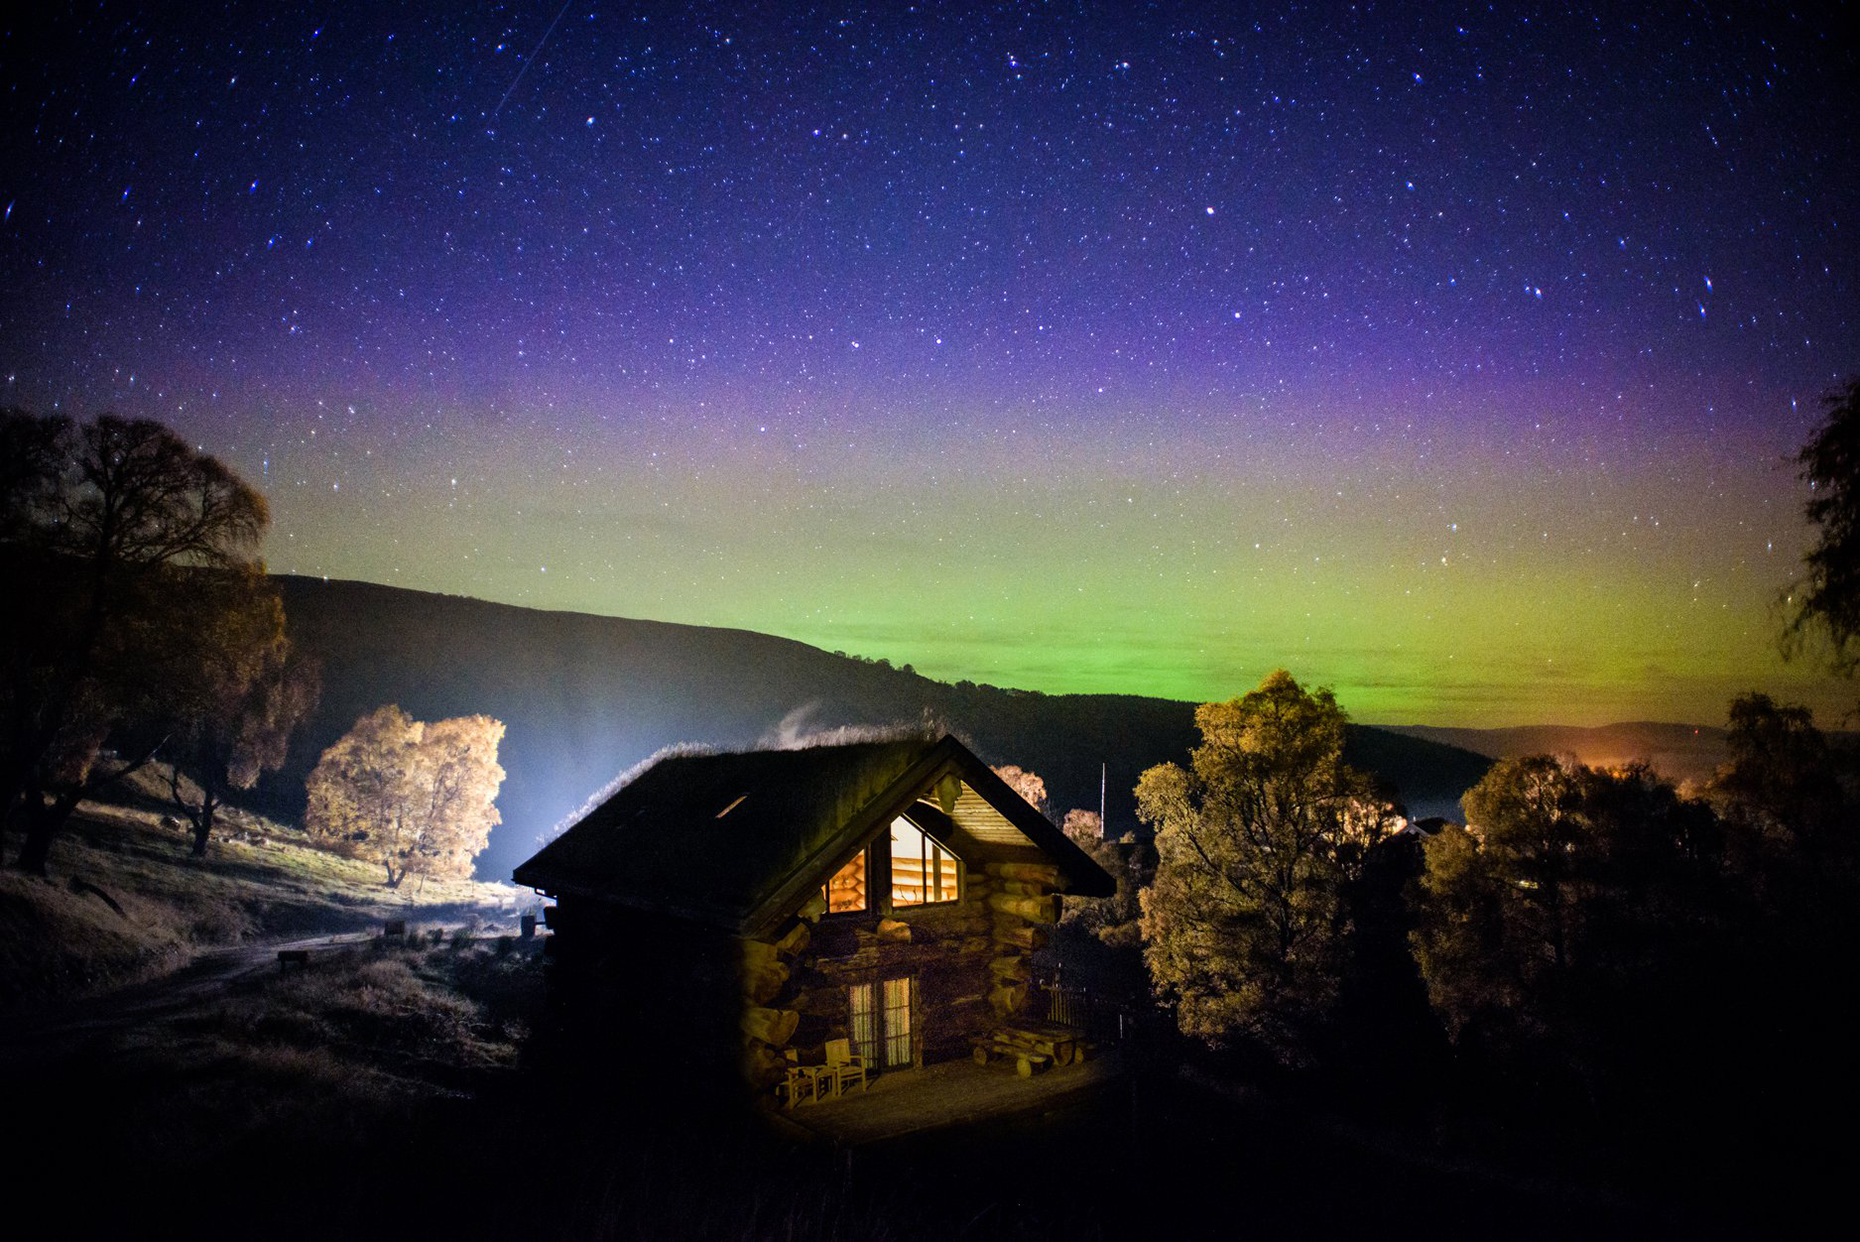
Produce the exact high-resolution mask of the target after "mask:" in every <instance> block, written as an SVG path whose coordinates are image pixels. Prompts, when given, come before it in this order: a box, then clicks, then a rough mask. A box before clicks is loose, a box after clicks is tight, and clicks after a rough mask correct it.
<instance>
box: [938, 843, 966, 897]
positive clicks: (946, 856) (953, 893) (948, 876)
mask: <svg viewBox="0 0 1860 1242" xmlns="http://www.w3.org/2000/svg"><path fill="white" fill-rule="evenodd" d="M961 895H962V890H961V889H959V888H958V887H957V886H956V856H955V855H954V854H952V853H950V852H949V851H948V850H946V849H944V848H943V847H942V846H940V845H939V846H937V847H936V899H937V900H938V901H955V900H956V899H957V898H958V897H960V896H961Z"/></svg>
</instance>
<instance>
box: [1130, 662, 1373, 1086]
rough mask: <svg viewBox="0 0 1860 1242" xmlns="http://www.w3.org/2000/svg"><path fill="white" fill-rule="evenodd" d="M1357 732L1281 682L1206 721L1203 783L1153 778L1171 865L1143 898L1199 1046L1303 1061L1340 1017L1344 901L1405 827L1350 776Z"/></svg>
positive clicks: (1199, 712) (1322, 699) (1212, 711)
mask: <svg viewBox="0 0 1860 1242" xmlns="http://www.w3.org/2000/svg"><path fill="white" fill-rule="evenodd" d="M1345 722H1346V718H1345V716H1344V713H1343V710H1342V709H1341V708H1340V707H1338V705H1337V701H1336V699H1335V697H1334V696H1333V695H1332V694H1331V692H1330V691H1329V690H1318V691H1317V692H1315V693H1312V692H1309V691H1306V690H1305V689H1304V688H1303V687H1301V686H1300V685H1299V684H1298V683H1297V682H1296V681H1295V680H1293V678H1292V676H1291V675H1290V674H1289V673H1287V672H1285V671H1284V670H1279V671H1277V672H1274V673H1272V674H1271V675H1270V676H1268V677H1267V678H1266V679H1265V680H1264V681H1262V682H1261V683H1260V685H1259V687H1258V689H1256V690H1254V691H1252V692H1251V693H1249V694H1247V695H1245V696H1244V697H1242V698H1238V699H1234V700H1232V701H1230V702H1226V703H1207V704H1203V705H1202V706H1201V707H1199V708H1198V709H1196V712H1195V723H1196V725H1197V726H1198V728H1199V729H1200V731H1201V736H1202V742H1201V745H1200V746H1198V747H1196V749H1195V750H1194V752H1193V754H1192V756H1191V766H1190V767H1189V768H1188V769H1183V768H1181V767H1178V766H1177V765H1175V764H1163V765H1161V766H1159V767H1154V768H1151V769H1150V770H1149V771H1147V772H1145V773H1143V775H1142V777H1141V778H1140V780H1139V782H1138V784H1137V814H1138V816H1139V817H1140V818H1141V819H1142V820H1143V821H1144V822H1145V823H1147V824H1150V825H1152V826H1153V827H1154V828H1155V831H1156V850H1157V864H1156V878H1155V882H1154V883H1153V884H1152V885H1151V886H1150V887H1149V888H1148V889H1146V890H1144V892H1143V894H1142V898H1141V901H1142V919H1141V927H1142V932H1143V936H1144V939H1145V940H1146V942H1147V944H1148V948H1147V949H1146V951H1145V959H1146V961H1147V963H1148V965H1149V969H1150V975H1151V979H1152V981H1153V985H1154V987H1155V990H1156V992H1157V994H1158V995H1159V996H1161V997H1162V998H1164V999H1165V1000H1168V1001H1172V1002H1174V1004H1175V1006H1176V1014H1177V1021H1178V1023H1179V1024H1180V1026H1181V1028H1182V1030H1183V1031H1184V1032H1185V1033H1187V1034H1191V1035H1195V1036H1198V1037H1200V1038H1202V1039H1204V1040H1206V1041H1208V1042H1209V1043H1214V1044H1219V1043H1223V1042H1226V1041H1227V1040H1228V1039H1230V1038H1231V1037H1233V1036H1236V1035H1239V1036H1246V1037H1250V1038H1252V1039H1254V1040H1256V1041H1258V1042H1259V1043H1260V1044H1261V1045H1262V1046H1263V1047H1265V1048H1267V1049H1268V1050H1270V1051H1272V1052H1273V1053H1275V1054H1276V1055H1278V1056H1279V1057H1281V1058H1282V1059H1285V1060H1288V1061H1293V1060H1299V1059H1302V1058H1303V1057H1305V1056H1306V1055H1307V1054H1308V1051H1309V1049H1310V1047H1311V1046H1312V1043H1311V1036H1312V1034H1313V1032H1314V1031H1315V1030H1316V1029H1317V1028H1318V1027H1320V1026H1321V1025H1322V1024H1323V1023H1324V1021H1325V1020H1326V1019H1327V1018H1328V1017H1329V1016H1330V1013H1331V1010H1332V1007H1333V1005H1334V1002H1335V1000H1336V992H1337V981H1338V974H1339V970H1340V965H1341V958H1342V955H1343V952H1344V945H1345V937H1346V934H1347V931H1348V925H1349V911H1348V907H1347V903H1346V900H1345V894H1346V891H1347V889H1348V888H1349V886H1350V885H1351V884H1352V883H1353V882H1354V881H1355V880H1356V878H1357V877H1358V876H1359V875H1360V873H1361V868H1362V864H1363V859H1364V857H1365V855H1366V853H1367V851H1368V850H1369V848H1370V847H1371V846H1373V845H1374V844H1375V843H1376V842H1377V841H1379V840H1380V839H1382V838H1383V837H1384V836H1385V835H1386V834H1387V833H1388V831H1389V830H1390V829H1391V828H1392V827H1393V823H1394V816H1393V809H1392V808H1391V807H1390V806H1389V805H1388V804H1387V803H1386V802H1384V801H1383V800H1382V799H1381V798H1379V797H1378V796H1377V794H1376V791H1375V789H1374V787H1373V784H1372V782H1371V781H1370V779H1369V778H1368V777H1366V776H1365V775H1363V774H1362V773H1360V772H1357V771H1356V770H1354V769H1353V768H1351V767H1349V766H1348V765H1347V764H1345V763H1344V761H1343V742H1344V726H1345Z"/></svg>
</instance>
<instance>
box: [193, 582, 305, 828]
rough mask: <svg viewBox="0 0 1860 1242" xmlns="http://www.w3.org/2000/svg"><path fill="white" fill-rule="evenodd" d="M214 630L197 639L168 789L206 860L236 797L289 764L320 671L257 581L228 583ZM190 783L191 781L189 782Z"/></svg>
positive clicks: (210, 622) (216, 586)
mask: <svg viewBox="0 0 1860 1242" xmlns="http://www.w3.org/2000/svg"><path fill="white" fill-rule="evenodd" d="M204 585H205V586H206V588H207V589H209V590H212V591H214V592H216V594H217V596H218V598H216V599H215V601H214V605H213V607H211V608H209V609H207V610H206V617H207V623H206V625H205V626H204V627H202V628H199V629H196V630H194V631H193V632H192V634H191V636H190V637H191V641H192V643H193V644H194V645H195V646H196V647H197V648H198V652H197V655H196V657H195V658H194V659H193V660H192V661H190V664H191V666H192V675H191V676H189V677H188V678H187V679H185V680H184V681H183V682H182V683H181V684H180V685H179V686H177V687H176V688H175V694H174V698H173V700H172V702H173V705H174V708H175V710H174V717H175V718H174V721H173V729H172V732H171V733H170V734H169V737H168V741H167V743H166V745H165V746H164V748H163V749H164V751H165V753H166V754H167V755H168V757H169V758H170V759H171V760H172V763H173V766H172V767H171V768H170V769H169V777H168V790H169V796H170V798H171V799H172V801H173V802H174V805H175V807H176V808H177V809H178V810H179V811H180V812H181V814H182V815H184V816H186V818H187V820H188V822H189V824H191V825H192V827H193V838H194V840H193V853H194V856H195V857H201V856H203V855H205V854H206V852H207V842H208V840H209V838H210V837H211V836H212V833H213V825H214V820H215V817H216V816H217V814H218V811H219V808H220V806H221V805H222V804H223V803H224V802H225V801H226V799H227V797H228V796H229V795H230V794H231V793H232V792H233V791H234V790H239V789H250V788H251V787H252V786H253V784H255V783H256V782H257V780H258V778H259V776H260V774H262V773H264V772H275V771H277V770H278V769H279V768H280V767H282V766H283V765H284V760H285V758H286V752H287V750H288V747H289V742H290V737H291V733H292V731H293V730H294V729H295V728H296V727H297V724H298V722H299V721H300V720H301V719H302V718H303V717H304V715H305V714H306V713H307V712H308V711H309V710H310V708H311V707H312V706H313V705H314V704H315V701H316V697H317V692H318V684H317V683H318V679H317V675H316V672H315V670H314V669H313V668H312V667H310V666H309V665H308V664H306V663H305V662H304V660H303V659H302V658H301V657H299V656H296V655H295V654H294V653H293V651H292V649H291V643H290V639H289V638H288V637H287V635H286V633H285V626H284V603H283V601H282V600H281V599H279V598H278V594H277V592H276V591H275V590H274V589H273V588H272V587H271V586H270V585H269V584H268V583H267V582H266V581H265V580H264V579H263V578H262V577H260V576H259V575H257V574H256V573H241V574H227V575H220V576H219V577H218V579H217V580H215V581H212V582H209V583H206V584H204ZM190 776H191V778H192V779H191V780H189V779H187V778H188V777H190Z"/></svg>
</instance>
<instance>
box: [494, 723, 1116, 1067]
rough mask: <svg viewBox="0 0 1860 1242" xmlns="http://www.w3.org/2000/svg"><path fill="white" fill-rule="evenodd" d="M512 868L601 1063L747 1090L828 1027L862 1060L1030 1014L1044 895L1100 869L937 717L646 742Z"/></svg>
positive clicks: (557, 979)
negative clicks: (626, 770) (704, 743)
mask: <svg viewBox="0 0 1860 1242" xmlns="http://www.w3.org/2000/svg"><path fill="white" fill-rule="evenodd" d="M515 879H516V881H517V882H518V883H519V884H522V885H526V886H528V887H531V888H534V889H536V890H537V891H538V892H540V893H542V894H543V895H545V896H546V897H549V898H552V899H553V900H554V902H555V904H554V906H553V907H550V908H549V909H548V910H547V911H546V913H547V918H548V922H549V926H550V930H551V933H552V934H551V936H550V938H549V940H548V942H547V945H546V947H547V950H548V953H549V957H550V962H551V965H550V967H549V970H550V974H551V984H550V986H551V991H552V994H554V996H555V997H556V999H557V1000H558V1002H559V1003H560V1004H561V1005H562V1007H563V1012H564V1014H565V1015H566V1016H567V1021H568V1022H570V1023H580V1024H581V1025H582V1026H583V1032H582V1033H583V1034H584V1035H589V1036H591V1037H592V1038H593V1039H594V1042H595V1044H596V1045H597V1046H598V1047H600V1048H601V1049H602V1050H603V1059H604V1060H606V1061H608V1062H610V1063H618V1062H622V1061H627V1060H638V1059H639V1058H642V1057H643V1058H644V1059H645V1061H646V1062H648V1063H650V1064H652V1065H654V1066H656V1067H657V1070H656V1072H658V1073H661V1074H665V1075H670V1076H672V1077H674V1078H678V1079H683V1080H685V1081H688V1082H692V1083H694V1084H700V1085H701V1084H705V1083H710V1084H714V1083H715V1082H716V1081H717V1080H719V1079H723V1078H727V1079H729V1080H730V1082H731V1083H732V1087H733V1089H740V1088H741V1087H742V1086H747V1088H748V1089H749V1090H750V1091H751V1092H752V1093H753V1094H754V1095H755V1097H756V1098H758V1099H761V1100H770V1099H772V1098H773V1097H774V1095H775V1093H776V1087H777V1085H778V1084H780V1083H782V1082H783V1081H784V1080H785V1079H787V1078H790V1077H792V1075H791V1074H790V1073H789V1067H790V1066H792V1065H795V1064H801V1065H807V1064H819V1063H821V1061H822V1058H823V1057H824V1056H825V1054H826V1051H827V1044H828V1041H837V1040H847V1041H849V1043H850V1045H851V1048H852V1050H853V1051H854V1052H856V1053H857V1054H858V1055H859V1056H860V1057H861V1058H862V1059H863V1061H864V1064H865V1066H866V1067H867V1069H868V1072H869V1073H872V1074H874V1075H877V1074H883V1073H886V1072H892V1071H897V1070H903V1069H908V1068H911V1067H916V1066H922V1065H924V1064H927V1063H930V1062H934V1061H938V1060H943V1059H948V1058H955V1057H968V1056H970V1055H971V1054H972V1053H973V1051H974V1049H975V1048H976V1046H977V1044H978V1043H980V1042H983V1041H986V1040H987V1039H988V1038H989V1036H990V1034H991V1032H993V1031H995V1030H998V1029H1000V1028H1001V1027H1003V1026H1005V1025H1007V1024H1011V1023H1013V1022H1015V1021H1016V1020H1017V1019H1020V1018H1023V1017H1025V1016H1026V1015H1027V1014H1028V1011H1029V1009H1030V1007H1031V1005H1032V1003H1033V1001H1034V999H1035V998H1033V997H1032V996H1030V994H1029V993H1030V981H1031V977H1032V970H1031V964H1030V963H1031V958H1032V955H1033V954H1034V953H1035V952H1036V951H1037V950H1038V949H1039V948H1040V947H1041V946H1042V945H1043V944H1044V943H1045V940H1046V935H1047V931H1046V929H1047V928H1048V927H1050V926H1051V925H1052V924H1053V923H1054V922H1055V921H1057V919H1058V917H1059V903H1060V901H1061V899H1062V896H1063V895H1064V894H1068V893H1071V894H1077V895H1080V896H1091V897H1101V896H1108V895H1110V894H1111V893H1112V892H1113V891H1114V890H1115V883H1114V881H1113V880H1112V878H1111V877H1110V876H1109V875H1107V874H1106V873H1105V872H1104V871H1103V870H1102V869H1101V868H1099V867H1098V865H1097V864H1096V863H1094V862H1093V861H1092V860H1091V858H1090V857H1089V856H1088V855H1087V854H1086V853H1085V852H1084V851H1083V850H1081V849H1079V848H1078V847H1077V846H1076V845H1074V844H1073V843H1072V842H1071V841H1070V840H1069V839H1068V838H1067V837H1066V835H1065V834H1064V833H1063V832H1061V831H1060V830H1059V829H1058V828H1056V827H1055V826H1054V825H1053V824H1052V823H1051V822H1050V821H1049V820H1048V819H1047V818H1046V817H1045V816H1044V815H1042V814H1041V813H1040V812H1039V811H1038V810H1036V809H1035V808H1034V807H1032V806H1031V805H1029V804H1028V803H1027V802H1026V801H1024V800H1023V799H1022V798H1021V797H1020V796H1019V795H1018V794H1016V793H1015V792H1014V791H1013V790H1012V789H1011V788H1009V787H1008V786H1007V785H1006V784H1005V783H1004V782H1003V781H1002V780H1001V779H1000V777H998V776H996V775H995V773H994V772H993V771H992V770H991V769H990V768H989V767H988V765H987V764H985V763H983V762H982V761H981V760H980V759H979V758H977V757H976V756H975V754H974V753H972V752H971V751H970V750H969V749H968V748H967V747H965V746H964V745H963V744H962V743H961V742H959V741H957V740H956V739H955V738H953V737H949V736H943V737H940V738H937V737H930V736H917V737H910V738H905V739H896V740H888V741H878V742H856V743H851V744H844V745H821V746H814V747H808V748H803V749H788V750H759V751H748V752H742V753H728V754H695V755H674V756H672V757H668V758H664V759H661V760H660V761H658V762H657V763H655V764H653V765H652V766H650V767H648V768H647V769H646V770H645V771H643V772H641V773H640V774H639V775H638V776H637V777H636V778H634V779H633V780H632V781H631V782H630V783H627V784H625V785H624V786H622V787H621V788H620V789H619V790H618V791H617V792H615V793H614V794H613V795H612V796H611V797H609V798H608V799H607V800H606V801H604V802H602V803H600V804H599V805H598V806H596V807H595V808H594V809H593V810H591V811H589V812H588V813H586V814H585V815H584V816H582V817H581V818H580V819H579V820H578V821H576V822H575V823H574V824H572V825H571V826H570V827H569V828H568V829H567V830H566V831H565V832H564V833H562V835H560V836H559V837H557V838H556V839H555V840H553V841H551V842H550V843H549V844H547V845H546V846H544V847H543V849H542V850H541V851H540V852H538V853H537V854H536V855H535V856H534V857H533V858H531V859H530V860H529V861H527V862H525V863H523V864H522V865H521V866H519V867H518V868H517V869H516V871H515ZM646 1032H650V1033H651V1034H650V1036H649V1037H647V1039H646V1042H647V1043H648V1044H649V1045H650V1047H649V1048H646V1049H641V1048H640V1047H639V1046H638V1045H639V1043H640V1039H641V1037H642V1036H644V1035H645V1033H646ZM629 1036H630V1037H631V1039H632V1042H633V1045H634V1048H633V1051H631V1052H627V1053H621V1052H620V1051H619V1048H620V1046H621V1042H622V1041H623V1040H624V1039H625V1038H626V1037H629Z"/></svg>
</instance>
